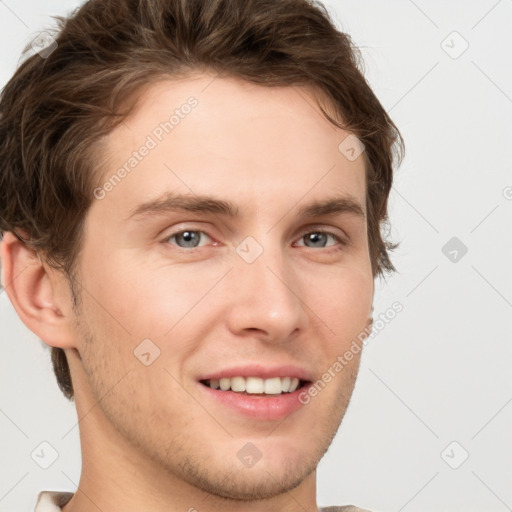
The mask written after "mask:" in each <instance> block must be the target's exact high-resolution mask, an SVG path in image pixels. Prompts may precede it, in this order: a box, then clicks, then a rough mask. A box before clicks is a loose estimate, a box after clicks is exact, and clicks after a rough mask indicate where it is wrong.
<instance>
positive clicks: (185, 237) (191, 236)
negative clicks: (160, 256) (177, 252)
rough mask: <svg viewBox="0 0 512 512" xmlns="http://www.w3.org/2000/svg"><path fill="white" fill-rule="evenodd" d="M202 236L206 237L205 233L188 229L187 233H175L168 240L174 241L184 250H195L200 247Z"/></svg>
mask: <svg viewBox="0 0 512 512" xmlns="http://www.w3.org/2000/svg"><path fill="white" fill-rule="evenodd" d="M201 235H206V233H205V232H204V231H197V230H192V229H187V230H185V231H179V232H178V233H174V234H173V235H171V236H169V237H168V238H167V239H166V240H173V239H174V240H175V241H176V245H178V247H181V248H183V249H190V248H191V249H194V248H195V247H198V246H199V240H200V238H201ZM206 236H208V235H206ZM182 244H183V245H182Z"/></svg>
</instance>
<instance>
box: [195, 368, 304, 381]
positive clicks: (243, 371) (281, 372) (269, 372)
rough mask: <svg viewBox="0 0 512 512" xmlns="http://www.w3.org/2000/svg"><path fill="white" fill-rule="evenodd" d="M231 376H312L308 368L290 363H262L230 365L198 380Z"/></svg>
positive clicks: (302, 377) (299, 377)
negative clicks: (273, 364)
mask: <svg viewBox="0 0 512 512" xmlns="http://www.w3.org/2000/svg"><path fill="white" fill-rule="evenodd" d="M231 377H259V378H261V379H271V378H272V377H292V378H293V377H296V378H298V379H300V380H307V381H311V380H313V377H312V375H311V373H310V372H309V371H308V370H306V369H305V368H301V367H300V366H295V365H292V364H285V365H280V366H270V365H268V366H266V365H262V364H249V365H244V366H232V367H230V368H224V369H222V370H217V371H212V372H209V373H207V374H205V375H203V376H200V377H199V379H198V380H211V379H222V378H231Z"/></svg>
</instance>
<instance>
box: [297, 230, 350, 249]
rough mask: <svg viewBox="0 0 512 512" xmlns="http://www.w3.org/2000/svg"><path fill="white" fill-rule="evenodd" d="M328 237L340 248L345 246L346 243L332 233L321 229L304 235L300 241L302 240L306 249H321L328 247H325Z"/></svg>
mask: <svg viewBox="0 0 512 512" xmlns="http://www.w3.org/2000/svg"><path fill="white" fill-rule="evenodd" d="M329 237H331V238H332V239H334V240H335V241H336V242H338V243H339V244H340V245H341V246H345V245H347V242H346V241H345V240H343V239H342V238H341V237H339V236H338V235H335V234H334V233H331V232H330V231H325V230H323V229H316V230H315V231H309V232H307V233H304V234H303V235H302V237H301V238H300V239H301V240H304V242H305V246H306V247H312V248H319V249H323V248H325V247H330V246H328V245H326V244H327V241H328V239H329ZM310 244H311V245H310ZM334 245H336V244H334ZM331 246H332V244H331ZM341 248H342V247H340V249H341Z"/></svg>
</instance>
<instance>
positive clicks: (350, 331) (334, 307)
mask: <svg viewBox="0 0 512 512" xmlns="http://www.w3.org/2000/svg"><path fill="white" fill-rule="evenodd" d="M324 284H325V285H324V287H323V289H320V288H319V289H318V290H317V292H316V295H315V304H316V307H315V312H316V313H317V314H318V316H319V317H320V318H321V319H322V321H323V323H324V324H325V325H326V326H327V327H328V328H329V329H327V335H326V339H327V340H332V341H333V343H332V346H333V348H334V347H337V348H339V345H340V343H342V344H343V345H345V344H347V343H348V344H350V342H351V341H352V340H353V339H355V338H357V336H358V335H359V334H360V333H361V332H362V331H364V329H365V328H366V325H367V322H368V319H369V318H370V316H371V307H372V300H373V278H372V276H371V273H370V272H355V271H354V272H348V271H347V272H346V273H340V274H338V276H337V277H336V276H333V277H332V278H331V279H326V280H325V283H324ZM331 331H332V332H334V336H332V332H331Z"/></svg>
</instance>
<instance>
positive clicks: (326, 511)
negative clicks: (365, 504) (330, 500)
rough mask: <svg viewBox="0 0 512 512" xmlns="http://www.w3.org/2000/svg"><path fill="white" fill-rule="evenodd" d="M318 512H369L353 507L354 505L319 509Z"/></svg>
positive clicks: (368, 511)
mask: <svg viewBox="0 0 512 512" xmlns="http://www.w3.org/2000/svg"><path fill="white" fill-rule="evenodd" d="M318 511H319V512H371V511H370V510H367V509H365V508H359V507H355V506H354V505H344V506H342V507H321V508H319V509H318Z"/></svg>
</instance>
